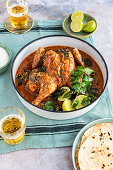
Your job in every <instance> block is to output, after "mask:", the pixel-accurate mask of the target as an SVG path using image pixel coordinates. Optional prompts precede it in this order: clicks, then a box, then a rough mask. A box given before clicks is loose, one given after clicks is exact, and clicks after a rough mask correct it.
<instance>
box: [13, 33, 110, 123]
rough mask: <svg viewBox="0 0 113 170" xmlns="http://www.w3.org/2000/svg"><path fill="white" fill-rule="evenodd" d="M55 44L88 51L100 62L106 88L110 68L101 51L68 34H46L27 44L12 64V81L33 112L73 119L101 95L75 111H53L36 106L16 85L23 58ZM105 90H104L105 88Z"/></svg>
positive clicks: (57, 117)
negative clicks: (39, 48)
mask: <svg viewBox="0 0 113 170" xmlns="http://www.w3.org/2000/svg"><path fill="white" fill-rule="evenodd" d="M53 45H64V46H70V47H75V48H78V49H80V50H82V51H84V52H86V53H88V54H89V55H90V56H91V57H92V58H94V60H95V61H96V62H97V63H98V64H99V66H100V68H101V70H102V73H103V76H104V89H105V87H106V84H107V81H108V69H107V65H106V63H105V60H104V59H103V57H102V55H101V54H100V53H99V51H98V50H97V49H96V48H94V47H93V46H92V45H90V44H89V43H87V42H86V41H84V40H81V39H79V38H75V37H70V36H66V35H52V36H46V37H42V38H39V39H36V40H34V41H32V42H30V43H28V44H27V45H25V46H24V47H23V48H22V49H21V50H20V51H19V52H18V54H17V55H16V57H15V59H14V61H13V65H12V81H13V85H14V87H15V90H16V92H17V95H18V97H19V99H20V101H21V102H22V103H23V105H24V106H25V107H27V108H28V109H29V110H30V111H32V112H33V113H35V114H37V115H39V116H42V117H45V118H49V119H55V120H65V119H72V118H75V117H78V116H81V115H83V114H84V113H86V112H88V111H89V110H91V109H92V108H93V107H94V106H95V105H96V104H97V102H98V101H99V99H100V96H99V97H98V98H97V99H96V100H95V101H94V102H92V103H91V104H90V105H88V106H86V107H84V108H81V109H78V110H75V111H69V112H53V111H46V110H44V109H41V108H39V107H38V106H35V105H33V104H31V103H30V102H28V101H27V100H26V99H24V97H23V96H22V95H21V94H20V93H19V91H18V90H17V89H16V86H15V74H16V70H17V68H18V66H19V65H20V63H21V62H22V61H23V59H24V58H25V57H26V56H27V55H29V54H30V53H32V52H33V51H36V49H38V47H47V46H53ZM103 91H104V90H103Z"/></svg>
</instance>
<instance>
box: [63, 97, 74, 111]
mask: <svg viewBox="0 0 113 170" xmlns="http://www.w3.org/2000/svg"><path fill="white" fill-rule="evenodd" d="M71 104H72V102H71V100H69V99H67V100H65V101H64V102H63V104H62V110H63V111H70V110H73V109H72V107H71Z"/></svg>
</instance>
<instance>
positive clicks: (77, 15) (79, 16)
mask: <svg viewBox="0 0 113 170" xmlns="http://www.w3.org/2000/svg"><path fill="white" fill-rule="evenodd" d="M76 19H78V20H81V21H82V20H83V19H84V14H83V12H81V11H76V12H74V13H73V14H72V15H71V20H72V21H73V20H76Z"/></svg>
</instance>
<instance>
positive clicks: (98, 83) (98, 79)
mask: <svg viewBox="0 0 113 170" xmlns="http://www.w3.org/2000/svg"><path fill="white" fill-rule="evenodd" d="M64 47H66V46H49V47H45V50H50V49H51V50H53V51H55V52H56V51H57V50H59V49H61V48H64ZM68 49H69V50H70V51H72V49H73V48H72V47H68ZM79 52H80V54H81V55H82V58H83V59H84V60H85V59H89V60H90V61H91V63H92V65H91V66H89V65H88V66H87V67H88V68H91V69H92V70H94V77H93V79H94V80H93V82H92V86H93V87H94V88H97V93H98V95H100V94H101V92H102V91H103V88H104V79H103V75H102V71H101V69H100V67H99V65H98V64H97V62H96V61H95V60H94V59H93V58H92V57H91V56H89V55H88V54H87V53H85V52H83V51H81V50H79ZM34 54H35V51H34V52H33V53H31V54H29V55H28V56H27V57H26V58H25V59H24V60H23V61H22V62H21V64H20V65H19V67H18V69H17V72H16V76H17V75H18V74H21V75H22V76H25V70H32V60H33V57H34ZM75 64H76V62H75ZM16 76H15V85H16V88H17V89H18V91H19V92H20V94H21V95H22V96H23V97H24V98H25V99H26V100H28V101H29V102H31V103H32V101H33V100H34V99H35V98H36V97H37V96H36V95H33V94H31V93H30V92H29V91H27V90H26V89H25V85H26V81H25V80H23V83H22V85H21V86H18V83H17V80H16ZM48 100H53V97H52V96H51V95H50V96H49V97H47V98H45V99H44V100H43V101H42V102H41V103H40V104H39V107H43V105H44V103H45V102H46V101H48ZM56 104H59V105H61V104H62V102H58V101H57V103H56Z"/></svg>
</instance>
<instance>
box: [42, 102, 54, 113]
mask: <svg viewBox="0 0 113 170" xmlns="http://www.w3.org/2000/svg"><path fill="white" fill-rule="evenodd" d="M43 109H45V110H50V111H54V101H47V102H46V103H45V105H44V106H43Z"/></svg>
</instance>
